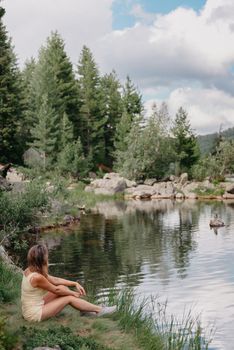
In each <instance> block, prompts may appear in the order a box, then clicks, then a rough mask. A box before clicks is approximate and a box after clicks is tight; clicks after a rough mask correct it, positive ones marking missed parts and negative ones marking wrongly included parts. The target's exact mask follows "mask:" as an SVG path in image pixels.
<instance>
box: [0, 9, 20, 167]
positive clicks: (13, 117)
mask: <svg viewBox="0 0 234 350" xmlns="http://www.w3.org/2000/svg"><path fill="white" fill-rule="evenodd" d="M4 14H5V10H4V9H3V8H2V7H1V6H0V161H1V162H9V161H12V162H13V161H17V160H19V157H20V155H19V150H20V146H21V145H20V142H21V140H20V132H19V131H20V130H19V125H20V121H21V115H22V104H21V80H20V73H19V70H18V67H17V63H16V57H15V55H14V52H13V48H12V46H11V41H10V39H9V38H8V35H7V31H6V28H5V26H4V24H3V16H4Z"/></svg>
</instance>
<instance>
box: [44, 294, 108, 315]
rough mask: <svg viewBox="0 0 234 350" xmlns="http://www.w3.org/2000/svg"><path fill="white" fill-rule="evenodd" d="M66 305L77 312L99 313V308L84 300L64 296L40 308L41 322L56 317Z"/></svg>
mask: <svg viewBox="0 0 234 350" xmlns="http://www.w3.org/2000/svg"><path fill="white" fill-rule="evenodd" d="M66 305H71V306H72V307H74V308H75V309H77V310H80V311H87V312H96V313H97V312H99V311H101V309H102V308H101V307H100V306H97V305H94V304H91V303H89V302H88V301H86V300H83V299H80V298H76V297H74V296H64V297H58V298H56V299H54V300H52V301H50V302H48V303H47V304H45V305H44V306H43V307H42V316H41V320H45V319H47V318H49V317H52V316H55V315H57V314H58V313H59V312H60V311H62V310H63V309H64V307H65V306H66Z"/></svg>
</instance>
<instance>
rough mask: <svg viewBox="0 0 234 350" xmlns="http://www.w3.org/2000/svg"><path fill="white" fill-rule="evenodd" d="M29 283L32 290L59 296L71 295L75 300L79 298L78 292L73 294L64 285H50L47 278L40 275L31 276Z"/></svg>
mask: <svg viewBox="0 0 234 350" xmlns="http://www.w3.org/2000/svg"><path fill="white" fill-rule="evenodd" d="M30 282H31V284H32V286H33V287H34V288H41V289H44V290H47V291H48V292H52V293H54V294H57V295H59V296H67V295H72V296H75V297H77V298H79V297H80V295H81V294H80V293H79V292H74V291H72V290H70V289H68V288H66V287H65V286H64V285H54V284H53V283H51V282H50V281H49V280H48V279H47V278H45V277H44V276H42V275H41V274H37V275H35V276H33V277H32V278H31V279H30Z"/></svg>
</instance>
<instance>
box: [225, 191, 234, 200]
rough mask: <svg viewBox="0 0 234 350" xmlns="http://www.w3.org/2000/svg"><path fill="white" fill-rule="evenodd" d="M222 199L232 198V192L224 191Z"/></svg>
mask: <svg viewBox="0 0 234 350" xmlns="http://www.w3.org/2000/svg"><path fill="white" fill-rule="evenodd" d="M223 199H234V194H232V193H228V192H225V193H224V194H223Z"/></svg>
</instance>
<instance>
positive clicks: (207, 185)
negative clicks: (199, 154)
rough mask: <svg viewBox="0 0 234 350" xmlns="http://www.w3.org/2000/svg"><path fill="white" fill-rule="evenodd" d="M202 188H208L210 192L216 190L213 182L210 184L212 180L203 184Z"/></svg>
mask: <svg viewBox="0 0 234 350" xmlns="http://www.w3.org/2000/svg"><path fill="white" fill-rule="evenodd" d="M202 187H205V188H208V189H210V190H214V189H215V185H214V184H212V182H210V180H208V179H206V180H204V181H203V182H202Z"/></svg>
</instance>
